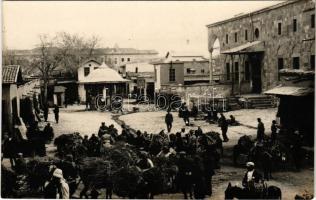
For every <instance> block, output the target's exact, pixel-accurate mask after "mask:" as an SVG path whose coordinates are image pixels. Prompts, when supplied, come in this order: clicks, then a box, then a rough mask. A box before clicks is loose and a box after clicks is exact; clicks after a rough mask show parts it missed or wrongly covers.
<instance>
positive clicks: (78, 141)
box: [54, 133, 86, 158]
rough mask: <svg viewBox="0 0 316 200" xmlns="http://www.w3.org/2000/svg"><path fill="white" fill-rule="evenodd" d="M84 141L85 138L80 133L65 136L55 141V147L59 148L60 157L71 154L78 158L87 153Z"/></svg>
mask: <svg viewBox="0 0 316 200" xmlns="http://www.w3.org/2000/svg"><path fill="white" fill-rule="evenodd" d="M82 140H83V138H82V137H81V136H80V134H79V133H72V134H63V135H60V136H59V137H57V138H56V139H55V141H54V145H56V146H57V151H58V154H59V155H60V156H62V155H67V154H71V155H74V156H75V157H76V158H77V157H78V156H79V157H82V156H84V155H85V153H86V151H85V148H84V147H83V145H82Z"/></svg>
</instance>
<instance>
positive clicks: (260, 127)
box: [257, 118, 264, 142]
mask: <svg viewBox="0 0 316 200" xmlns="http://www.w3.org/2000/svg"><path fill="white" fill-rule="evenodd" d="M257 120H258V130H257V140H258V141H259V142H261V141H262V140H263V138H264V124H263V123H262V121H261V119H260V118H258V119H257Z"/></svg>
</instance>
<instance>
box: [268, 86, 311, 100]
mask: <svg viewBox="0 0 316 200" xmlns="http://www.w3.org/2000/svg"><path fill="white" fill-rule="evenodd" d="M313 93H314V88H310V87H295V86H278V87H275V88H273V89H271V90H268V91H265V92H264V94H272V95H280V96H297V97H299V96H307V95H310V94H313Z"/></svg>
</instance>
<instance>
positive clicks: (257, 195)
mask: <svg viewBox="0 0 316 200" xmlns="http://www.w3.org/2000/svg"><path fill="white" fill-rule="evenodd" d="M263 186H264V187H263V189H262V190H249V189H247V188H241V187H238V186H236V185H235V186H232V185H231V183H230V182H229V183H228V186H227V188H226V190H225V199H234V198H237V199H282V192H281V189H280V188H279V187H277V186H269V187H267V186H266V184H263Z"/></svg>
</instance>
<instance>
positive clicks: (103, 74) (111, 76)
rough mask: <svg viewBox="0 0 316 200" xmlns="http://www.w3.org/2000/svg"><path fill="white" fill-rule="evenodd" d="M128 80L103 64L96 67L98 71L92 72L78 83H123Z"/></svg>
mask: <svg viewBox="0 0 316 200" xmlns="http://www.w3.org/2000/svg"><path fill="white" fill-rule="evenodd" d="M128 81H129V80H127V79H124V78H122V76H121V75H120V74H119V73H118V72H117V71H115V70H114V69H111V68H110V67H109V66H107V65H106V64H105V63H104V62H103V63H102V65H100V66H99V67H98V69H95V70H93V71H92V72H91V73H90V74H89V75H88V76H87V77H85V79H84V80H82V81H80V83H90V84H98V83H100V84H101V83H124V82H128Z"/></svg>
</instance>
